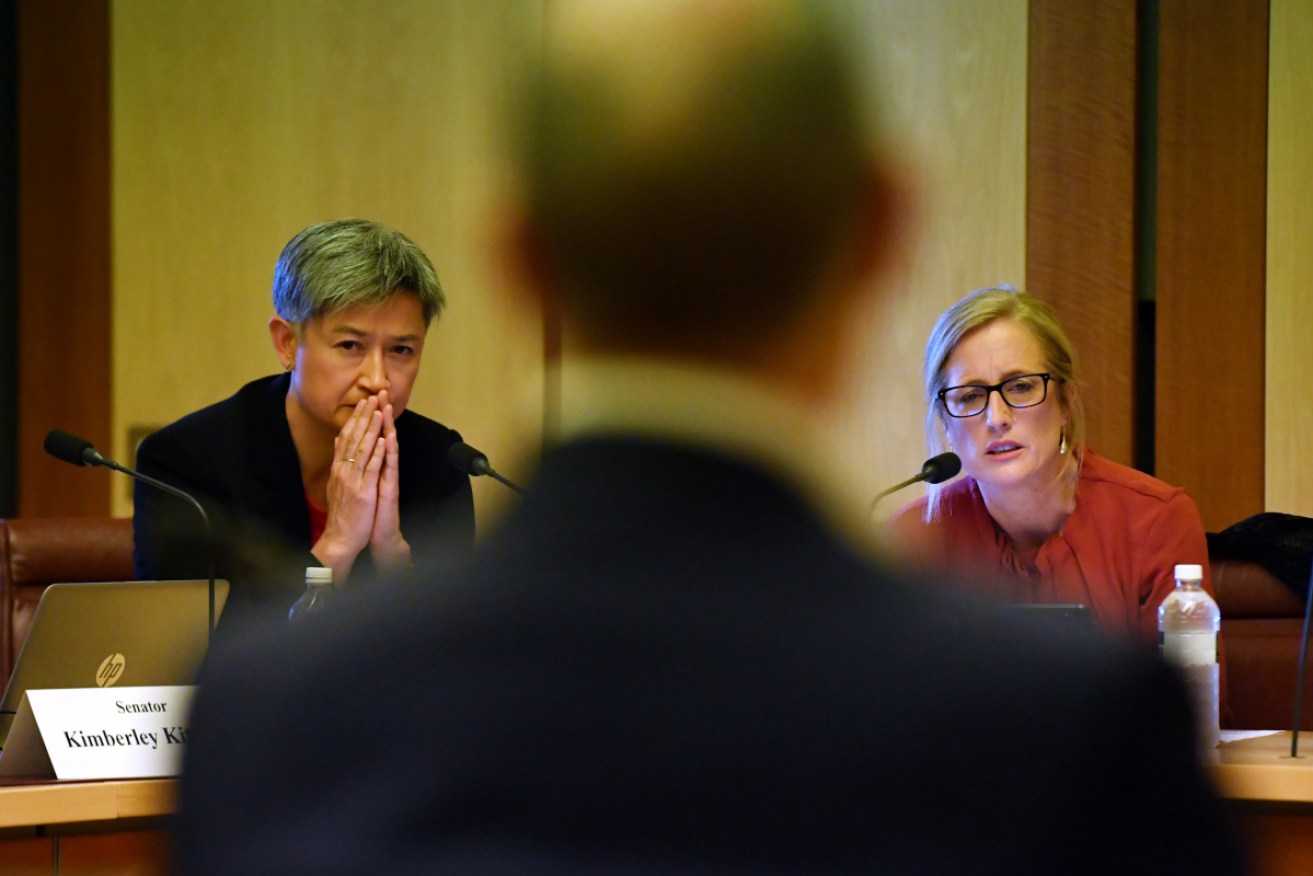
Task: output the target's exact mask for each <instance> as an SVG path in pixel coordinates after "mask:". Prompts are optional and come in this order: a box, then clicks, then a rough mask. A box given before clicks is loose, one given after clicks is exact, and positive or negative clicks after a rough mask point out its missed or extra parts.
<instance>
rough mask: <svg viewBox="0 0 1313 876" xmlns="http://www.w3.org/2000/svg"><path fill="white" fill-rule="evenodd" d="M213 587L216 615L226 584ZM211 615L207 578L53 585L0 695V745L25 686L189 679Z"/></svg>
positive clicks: (199, 656) (201, 650)
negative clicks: (2, 695)
mask: <svg viewBox="0 0 1313 876" xmlns="http://www.w3.org/2000/svg"><path fill="white" fill-rule="evenodd" d="M214 588H215V589H214V611H215V617H216V618H217V617H218V616H219V613H220V612H222V611H223V606H224V603H225V602H226V601H227V599H228V582H227V581H215V584H214ZM209 613H210V609H209V582H208V581H109V582H96V583H91V584H51V585H50V586H49V587H47V588H46V589H45V591H44V592H43V593H42V594H41V601H40V602H39V603H38V604H37V609H36V614H34V615H33V616H32V625H31V627H30V629H29V631H28V634H27V640H26V641H25V642H24V643H23V650H22V651H20V652H19V654H18V660H17V661H16V662H15V663H14V672H13V675H11V676H10V677H9V684H8V685H7V686H6V687H5V693H4V697H3V698H0V748H2V747H3V746H4V743H5V740H7V739H8V737H9V727H10V725H11V724H12V723H13V721H14V716H15V714H16V713H17V712H18V706H19V705H20V704H21V703H22V701H23V694H24V692H26V691H27V690H28V689H33V690H47V689H60V688H76V687H109V686H115V687H136V686H140V685H178V684H192V683H193V682H194V681H195V680H196V673H197V671H198V670H199V669H200V665H201V659H202V658H203V657H204V656H205V649H206V647H207V646H208V644H209V635H208V633H209V630H208V628H209Z"/></svg>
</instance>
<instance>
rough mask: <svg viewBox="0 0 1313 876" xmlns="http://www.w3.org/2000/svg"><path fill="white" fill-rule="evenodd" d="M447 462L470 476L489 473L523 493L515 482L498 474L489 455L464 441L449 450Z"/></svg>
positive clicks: (489, 475)
mask: <svg viewBox="0 0 1313 876" xmlns="http://www.w3.org/2000/svg"><path fill="white" fill-rule="evenodd" d="M447 462H449V463H451V465H452V467H454V468H455V469H456V470H457V471H460V472H464V473H465V474H467V475H469V476H470V477H473V478H477V477H479V476H481V475H487V476H488V477H490V478H492V479H493V480H494V481H500V482H501V483H503V484H505V485H506V486H508V487H510V488H511V489H512V490H514V491H515V492H517V493H523V492H524V490H522V489H520V488H519V487H517V486H515V484H513V483H511V482H510V481H508V480H506V478H504V477H502V476H501V475H499V474H497V472H496V471H494V470H493V467H492V465H491V464H489V462H488V457H487V456H485V455H484V454H483V453H481V452H479V451H478V450H475V449H474V448H473V447H471V446H470V445H468V444H466V443H465V442H464V441H457V442H456V443H455V444H453V445H451V447H450V448H449V449H448V450H447Z"/></svg>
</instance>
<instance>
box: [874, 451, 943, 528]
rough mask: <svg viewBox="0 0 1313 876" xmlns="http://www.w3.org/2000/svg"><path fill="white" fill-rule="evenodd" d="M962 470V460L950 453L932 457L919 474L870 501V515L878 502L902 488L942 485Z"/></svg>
mask: <svg viewBox="0 0 1313 876" xmlns="http://www.w3.org/2000/svg"><path fill="white" fill-rule="evenodd" d="M961 470H962V459H961V458H960V457H959V456H958V455H957V454H956V453H953V452H952V451H949V452H948V453H941V454H939V455H938V456H932V457H931V458H930V459H927V460H926V461H925V464H924V465H922V466H921V473H920V474H917V475H913V476H912V477H910V478H908V479H907V480H905V481H903V482H902V483H901V484H895V485H894V486H892V487H890V488H889V489H887V490H885V491H884V492H882V493H880V494H879V495H878V496H876V497H875V498H874V499H872V500H871V513H872V514H874V513H875V506H876V505H878V504H880V500H881V499H883V498H884V497H885V496H887V495H889V494H890V493H896V492H898V491H899V490H901V489H902V488H903V487H910V486H911V485H912V484H915V483H920V482H921V481H925V482H926V483H927V484H942V483H943V482H944V481H946V480H949V479H950V478H953V477H956V476H957V473H958V472H960V471H961Z"/></svg>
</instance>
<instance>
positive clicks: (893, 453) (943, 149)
mask: <svg viewBox="0 0 1313 876" xmlns="http://www.w3.org/2000/svg"><path fill="white" fill-rule="evenodd" d="M847 7H848V8H849V9H850V10H851V18H852V31H853V34H854V38H855V39H857V40H858V41H859V43H860V44H861V45H862V46H863V47H865V49H866V50H867V51H869V53H870V57H869V71H870V73H869V75H870V77H871V83H872V87H871V93H872V94H873V95H874V97H875V99H876V101H877V103H876V104H875V105H873V106H872V108H871V109H872V113H873V114H874V115H875V116H876V117H877V118H878V119H879V121H880V122H881V123H882V125H883V129H884V132H885V138H884V139H885V140H886V142H887V144H888V148H889V150H890V152H891V154H892V157H893V158H894V159H895V160H896V161H898V162H901V164H902V165H903V169H904V171H905V175H906V178H907V183H908V186H909V190H910V193H911V196H912V199H913V202H914V203H913V208H914V209H913V213H912V216H911V218H910V221H909V224H908V227H907V229H906V231H907V236H906V238H905V239H904V240H903V241H902V244H901V251H902V253H903V256H904V263H903V265H902V271H901V273H900V274H898V275H896V276H892V277H887V278H885V279H884V281H883V283H884V289H883V293H882V296H883V305H882V306H881V307H880V308H879V309H878V311H877V312H874V313H872V314H870V316H869V318H868V319H866V320H865V321H863V322H861V323H858V324H857V325H856V326H855V328H856V330H857V331H859V332H861V333H862V334H863V335H864V337H865V339H866V343H865V345H864V348H863V349H862V350H860V351H859V352H858V354H857V358H856V360H855V362H854V364H853V368H852V374H853V379H852V384H851V386H850V387H849V394H848V398H847V400H846V404H845V405H844V406H843V407H844V409H843V411H842V412H841V414H840V416H839V418H838V420H837V422H836V423H835V424H834V432H835V435H836V441H837V443H838V448H837V450H836V453H837V456H836V459H835V468H836V470H837V471H840V472H843V473H844V478H845V479H846V480H848V482H849V483H850V484H852V485H853V486H854V488H856V489H857V490H859V491H860V492H862V493H863V494H864V495H865V496H866V498H867V500H868V501H869V498H870V497H871V496H873V495H875V493H877V492H879V491H880V490H881V489H883V488H885V487H887V486H889V485H890V484H893V483H896V482H898V481H901V480H903V479H904V478H907V477H909V476H910V475H912V474H914V473H915V472H917V471H919V470H920V468H921V464H922V462H923V461H924V460H925V458H926V442H925V437H924V432H923V429H922V421H923V415H924V412H925V401H924V396H923V393H922V386H921V362H922V357H923V353H924V349H925V342H926V338H927V337H928V336H929V334H930V329H931V327H932V326H933V325H934V321H935V319H936V318H937V317H938V316H939V314H940V313H941V312H942V311H943V310H944V309H945V308H946V307H948V306H949V305H950V304H952V303H953V302H954V301H956V300H957V299H958V298H961V297H962V296H963V295H965V294H966V293H967V292H970V291H971V290H973V289H976V288H979V287H981V286H988V285H993V284H995V283H1000V282H1009V283H1012V284H1014V285H1018V286H1024V285H1025V283H1026V274H1025V271H1026V261H1025V243H1026V241H1025V204H1026V194H1025V192H1026V51H1025V46H1026V0H979V2H966V3H925V2H921V0H881V2H868V0H850V2H849V3H848V4H847ZM917 495H918V493H917V488H913V489H909V490H906V491H905V492H903V493H900V494H898V496H896V497H893V498H891V499H889V500H888V501H887V502H885V503H884V504H882V505H881V515H882V516H883V515H885V514H887V513H889V512H892V511H893V510H895V509H897V508H898V507H899V506H900V505H901V504H902V503H903V502H907V501H911V500H912V499H913V498H915V497H916V496H917Z"/></svg>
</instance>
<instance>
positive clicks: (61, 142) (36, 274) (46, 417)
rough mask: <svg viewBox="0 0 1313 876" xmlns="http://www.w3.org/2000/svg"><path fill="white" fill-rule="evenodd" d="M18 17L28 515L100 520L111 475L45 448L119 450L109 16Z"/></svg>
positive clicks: (97, 0)
mask: <svg viewBox="0 0 1313 876" xmlns="http://www.w3.org/2000/svg"><path fill="white" fill-rule="evenodd" d="M18 19H19V32H18V33H19V47H20V48H19V95H18V101H19V103H18V112H19V145H18V150H19V242H18V254H19V320H18V326H19V339H20V349H19V358H18V405H19V412H20V419H19V429H18V447H19V452H18V468H19V474H18V513H19V514H21V515H25V516H41V515H46V516H77V515H101V514H105V513H107V511H108V510H109V492H110V481H109V478H108V477H107V473H106V472H92V471H89V470H87V469H78V468H75V467H73V466H70V465H68V464H66V463H63V462H59V461H58V460H55V459H52V458H51V457H49V456H47V455H46V454H45V452H44V451H43V450H42V442H43V440H44V438H45V435H46V433H47V432H48V431H49V430H50V429H52V428H62V429H66V430H68V431H70V432H74V433H76V434H79V435H82V436H83V437H85V438H88V439H90V440H91V441H93V442H95V443H96V445H97V446H98V447H101V448H108V447H109V446H110V441H109V439H110V399H111V384H110V340H109V338H110V329H109V325H110V285H109V259H110V251H109V233H110V232H109V214H110V190H109V7H108V3H107V2H106V0H24V2H21V3H20V4H19V15H18Z"/></svg>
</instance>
